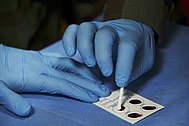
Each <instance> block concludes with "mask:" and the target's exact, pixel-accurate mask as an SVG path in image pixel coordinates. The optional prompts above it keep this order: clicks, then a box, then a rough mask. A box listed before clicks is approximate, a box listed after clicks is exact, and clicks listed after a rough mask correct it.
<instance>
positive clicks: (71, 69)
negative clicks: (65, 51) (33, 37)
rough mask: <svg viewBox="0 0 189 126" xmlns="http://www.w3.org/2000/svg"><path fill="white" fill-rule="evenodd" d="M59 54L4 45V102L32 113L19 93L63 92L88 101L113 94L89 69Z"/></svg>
mask: <svg viewBox="0 0 189 126" xmlns="http://www.w3.org/2000/svg"><path fill="white" fill-rule="evenodd" d="M56 55H57V54H51V53H43V52H37V51H26V50H20V49H15V48H11V47H6V46H4V45H2V44H1V45H0V105H2V106H3V107H4V108H6V109H8V110H9V111H11V112H13V113H15V114H17V115H19V116H28V115H29V114H30V111H31V105H30V103H29V102H28V101H27V100H26V99H24V98H23V97H22V96H20V95H18V94H17V93H21V92H40V93H48V94H60V95H66V96H69V97H73V98H76V99H79V100H82V101H86V102H96V101H98V98H99V97H102V96H107V95H109V94H110V91H109V90H108V88H106V87H104V86H103V85H102V84H101V81H100V80H99V79H98V78H97V77H96V76H95V75H94V74H93V73H92V72H91V71H90V70H89V69H88V68H86V67H85V66H83V65H82V64H80V63H78V62H76V61H74V60H72V59H70V58H63V57H57V56H56ZM16 92H17V93H16Z"/></svg>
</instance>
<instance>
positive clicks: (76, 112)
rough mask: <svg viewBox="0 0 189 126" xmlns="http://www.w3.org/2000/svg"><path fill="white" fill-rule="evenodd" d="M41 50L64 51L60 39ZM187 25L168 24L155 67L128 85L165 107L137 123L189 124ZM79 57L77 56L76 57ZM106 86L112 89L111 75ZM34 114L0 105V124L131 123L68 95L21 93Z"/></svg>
mask: <svg viewBox="0 0 189 126" xmlns="http://www.w3.org/2000/svg"><path fill="white" fill-rule="evenodd" d="M44 51H51V52H60V53H62V54H64V51H63V48H62V45H61V41H59V42H57V43H55V44H53V45H52V46H50V47H48V48H46V49H44ZM188 54H189V28H187V27H184V26H181V25H177V24H173V23H168V24H167V25H166V30H165V32H164V41H163V42H162V44H161V45H160V46H159V47H157V53H156V55H157V56H156V63H155V66H154V68H153V69H152V70H151V71H149V72H148V73H147V74H145V75H144V76H142V77H140V78H139V79H138V80H136V81H134V82H133V83H132V84H130V85H129V86H128V89H129V90H131V91H134V92H136V93H137V94H140V95H142V96H144V97H146V98H148V99H150V100H152V101H155V102H157V103H159V104H162V105H164V106H165V108H164V109H163V110H161V111H159V112H157V113H155V114H153V115H151V116H149V117H147V118H145V119H144V120H142V121H140V122H138V123H136V124H134V125H136V126H187V125H189V124H188V122H189V55H188ZM75 58H76V59H77V60H81V59H80V57H79V55H78V54H77V55H76V56H75ZM104 81H105V85H107V86H108V87H110V88H111V90H115V89H116V86H115V85H114V81H113V77H111V78H104ZM23 96H24V97H25V98H26V99H27V100H28V101H29V102H30V103H31V104H32V106H33V108H34V113H33V115H32V116H30V117H27V118H21V117H17V116H15V115H13V114H12V113H10V112H8V111H7V110H5V109H3V108H2V107H0V126H132V124H129V123H128V122H125V121H123V120H121V119H119V118H117V117H115V116H114V115H112V114H110V113H108V112H106V111H105V110H102V109H100V108H99V107H96V106H95V105H93V104H89V103H84V102H81V101H77V100H74V99H71V98H67V97H62V96H52V95H40V94H23Z"/></svg>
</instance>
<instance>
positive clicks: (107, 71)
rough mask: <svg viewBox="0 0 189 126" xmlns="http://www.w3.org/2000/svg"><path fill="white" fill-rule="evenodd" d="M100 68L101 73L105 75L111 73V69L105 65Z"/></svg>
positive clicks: (107, 75)
mask: <svg viewBox="0 0 189 126" xmlns="http://www.w3.org/2000/svg"><path fill="white" fill-rule="evenodd" d="M100 70H101V71H102V74H103V75H104V76H105V77H109V76H110V75H111V74H112V70H111V69H110V68H107V67H100Z"/></svg>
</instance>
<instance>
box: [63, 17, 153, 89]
mask: <svg viewBox="0 0 189 126" xmlns="http://www.w3.org/2000/svg"><path fill="white" fill-rule="evenodd" d="M116 43H117V45H116ZM154 45H155V42H154V32H153V30H152V29H151V27H150V26H148V25H145V24H143V23H140V22H137V21H134V20H126V19H118V20H110V21H106V22H95V21H93V22H84V23H82V24H80V25H75V24H73V25H70V26H69V27H68V28H67V30H66V32H65V34H64V36H63V47H64V49H65V51H66V53H67V55H68V56H73V55H74V54H75V52H76V50H77V49H78V51H79V53H80V55H81V57H82V59H83V61H84V63H85V64H86V65H87V66H89V67H93V66H95V64H96V62H97V64H98V66H99V68H100V70H101V72H102V74H103V75H104V76H110V75H111V74H112V72H113V71H114V68H113V67H114V65H113V58H112V57H113V53H116V51H115V52H114V51H112V50H113V46H114V47H115V46H117V54H115V55H116V56H117V58H116V64H115V81H116V84H117V85H118V86H119V87H123V86H127V84H128V83H129V82H131V81H132V80H135V79H136V78H138V77H139V76H140V75H142V74H143V73H145V72H147V71H148V70H149V69H150V68H151V67H152V66H153V64H154V52H155V51H154V50H155V48H154Z"/></svg>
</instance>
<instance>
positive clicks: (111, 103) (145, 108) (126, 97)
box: [94, 89, 164, 124]
mask: <svg viewBox="0 0 189 126" xmlns="http://www.w3.org/2000/svg"><path fill="white" fill-rule="evenodd" d="M118 98H119V90H116V91H113V92H112V94H111V95H110V96H108V97H103V98H100V100H99V101H98V102H96V103H94V104H95V105H97V106H99V107H100V108H102V109H104V110H106V111H108V112H110V113H112V114H114V115H115V116H117V117H119V118H121V119H123V120H125V121H128V122H129V123H131V124H134V123H136V122H138V121H140V120H141V119H144V118H145V117H147V116H149V115H151V114H152V113H154V112H156V111H159V110H160V109H162V108H164V106H162V105H159V104H157V103H155V102H153V101H150V100H148V99H146V98H144V97H142V96H140V95H138V94H136V93H133V92H131V91H129V90H127V89H125V90H124V93H123V97H122V107H121V110H117V103H118Z"/></svg>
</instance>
